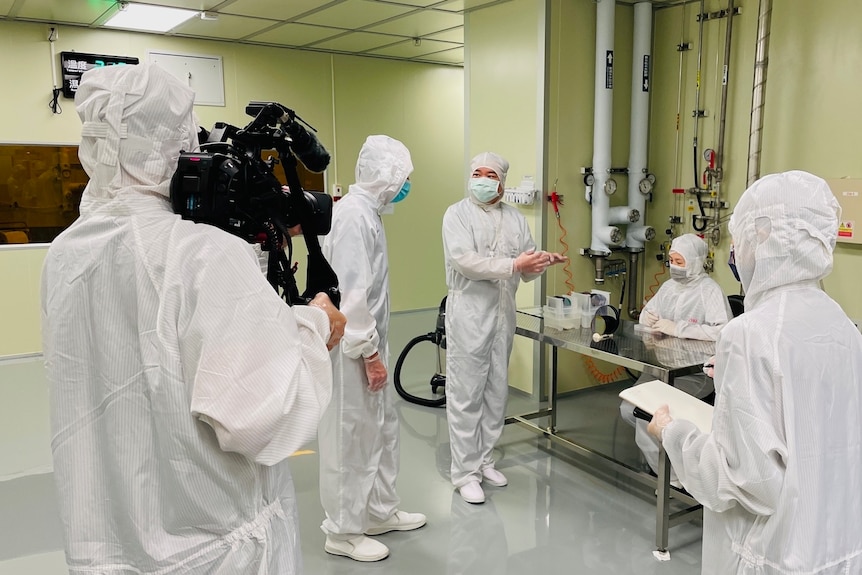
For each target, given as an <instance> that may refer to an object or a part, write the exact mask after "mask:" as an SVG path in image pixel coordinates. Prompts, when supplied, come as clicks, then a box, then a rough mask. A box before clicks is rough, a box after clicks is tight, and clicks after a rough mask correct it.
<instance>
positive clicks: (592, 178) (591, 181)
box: [584, 174, 596, 186]
mask: <svg viewBox="0 0 862 575" xmlns="http://www.w3.org/2000/svg"><path fill="white" fill-rule="evenodd" d="M584 183H585V184H586V185H588V186H592V185H593V184H595V183H596V177H595V176H594V175H592V174H587V175H586V176H584Z"/></svg>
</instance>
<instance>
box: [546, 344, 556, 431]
mask: <svg viewBox="0 0 862 575" xmlns="http://www.w3.org/2000/svg"><path fill="white" fill-rule="evenodd" d="M548 404H549V405H550V408H551V409H550V411H551V413H550V417H549V418H548V431H549V432H550V433H556V431H557V346H555V345H552V346H551V393H550V397H549V398H548Z"/></svg>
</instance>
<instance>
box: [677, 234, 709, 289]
mask: <svg viewBox="0 0 862 575" xmlns="http://www.w3.org/2000/svg"><path fill="white" fill-rule="evenodd" d="M674 252H676V253H678V254H679V255H681V256H682V257H683V259H685V277H686V280H687V281H691V280H693V279H695V278H698V277H700V276H702V275H705V274H706V270H704V269H703V263H704V262H705V261H706V256H707V255H709V247H708V246H707V245H706V242H705V241H703V240H702V239H701V238H700V237H698V236H696V235H694V234H683V235H681V236H679V237H676V238H674V239H673V241H672V242H671V243H670V250H668V253H669V254H672V253H674Z"/></svg>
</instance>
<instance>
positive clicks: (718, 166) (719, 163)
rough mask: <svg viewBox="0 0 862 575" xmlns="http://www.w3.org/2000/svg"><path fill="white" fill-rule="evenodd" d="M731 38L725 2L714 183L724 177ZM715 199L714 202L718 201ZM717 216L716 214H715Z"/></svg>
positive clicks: (729, 13) (730, 20) (730, 16)
mask: <svg viewBox="0 0 862 575" xmlns="http://www.w3.org/2000/svg"><path fill="white" fill-rule="evenodd" d="M732 37H733V0H727V28H726V29H725V36H724V70H723V72H722V74H723V76H722V81H721V111H720V112H719V116H718V149H717V150H716V157H715V181H716V182H721V180H722V177H723V176H724V173H723V172H724V170H723V168H724V131H725V123H726V120H727V84H728V82H729V81H730V40H731V38H732ZM720 199H721V198H720V197H716V201H720ZM716 215H718V214H716Z"/></svg>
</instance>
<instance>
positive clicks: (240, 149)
mask: <svg viewBox="0 0 862 575" xmlns="http://www.w3.org/2000/svg"><path fill="white" fill-rule="evenodd" d="M246 113H247V114H249V115H252V116H254V120H252V121H251V122H250V123H249V124H248V125H247V126H245V127H244V128H242V129H240V128H236V127H235V126H231V125H230V124H226V123H223V122H219V123H216V124H215V126H214V127H213V130H212V131H211V132H209V133H206V132H205V131H204V132H205V133H206V135H207V141H206V142H204V143H202V144H201V146H200V148H201V150H200V151H199V152H182V153H181V154H180V158H179V161H178V164H177V171H176V172H175V173H174V176H173V178H172V179H171V190H170V191H171V204H172V206H173V210H174V212H175V213H177V214H179V215H180V216H182V217H183V219H188V220H192V221H194V222H197V223H205V224H209V225H213V226H216V227H218V228H220V229H222V230H224V231H226V232H229V233H231V234H234V235H236V236H239V237H241V238H243V239H244V240H246V241H248V242H249V243H260V244H261V245H262V247H263V249H264V250H266V251H269V252H270V269H269V273H268V274H267V279H269V281H270V283H271V284H272V285H273V286H274V287H275V288H276V290H277V291H278V290H279V288H281V290H282V295H283V297H284V298H285V300H287V302H288V303H289V304H291V305H293V304H297V303H307V302H308V301H309V300H310V299H312V298H313V297H314V295H316V294H317V293H319V292H325V293H327V294H328V295H329V296H330V299H332V300H333V303H335V305H338V303H339V302H338V296H339V291H338V278H337V277H336V275H335V272H334V271H333V270H332V268H331V266H330V265H329V263H328V262H327V261H326V259H325V258H324V257H323V254H322V252H321V250H320V244H319V241H318V236H319V235H325V234H327V233H329V230H330V228H331V225H332V198H331V197H330V196H329V195H328V194H326V193H322V192H308V191H305V190H303V189H302V186H301V185H300V182H299V176H298V174H297V171H296V165H297V164H296V162H297V160H299V161H301V162H302V163H303V165H305V166H306V167H307V168H308V169H310V170H312V171H316V172H321V171H323V170H325V169H326V166H327V165H328V164H329V153H328V152H327V151H326V150H325V149H324V148H323V146H322V145H320V142H318V141H317V139H316V138H315V137H314V136H313V135H312V134H310V133H309V132H308V131H306V130H305V128H303V127H302V126H301V125H300V124H299V121H301V119H300V118H298V117H297V116H296V114H295V113H294V112H293V111H292V110H290V109H288V108H285V107H284V106H282V105H281V104H277V103H274V102H250V103H249V105H248V106H247V107H246ZM309 127H310V126H309ZM262 150H276V151H277V153H278V159H275V158H272V157H270V158H268V159H266V160H264V159H262V158H261V151H262ZM277 164H281V165H282V168H283V169H284V174H285V178H286V180H287V183H288V186H287V188H284V187H283V186H282V184H281V182H279V180H278V178H276V177H275V175H274V174H273V169H274V167H275V165H277ZM297 225H300V226H301V227H302V234H303V237H304V239H305V243H306V246H307V247H308V250H309V254H308V274H307V280H308V281H307V283H306V291H305V293H304V294H303V295H302V296H299V294H298V290H297V288H296V281H295V278H294V271H295V270H294V268H293V267H292V266H291V259H292V247H293V246H292V242H291V240H290V234H289V232H288V230H289V229H290V228H293V227H294V226H297ZM285 243H286V244H287V246H288V248H289V251H288V254H289V255H287V256H285V254H284V250H283V249H281V248H282V247H283V245H284V244H285Z"/></svg>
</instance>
